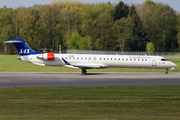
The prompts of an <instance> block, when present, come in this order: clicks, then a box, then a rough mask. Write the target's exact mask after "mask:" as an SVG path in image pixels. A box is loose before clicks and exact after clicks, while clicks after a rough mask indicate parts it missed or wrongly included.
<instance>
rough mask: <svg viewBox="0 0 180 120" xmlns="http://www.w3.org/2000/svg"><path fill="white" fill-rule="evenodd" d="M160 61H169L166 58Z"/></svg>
mask: <svg viewBox="0 0 180 120" xmlns="http://www.w3.org/2000/svg"><path fill="white" fill-rule="evenodd" d="M161 61H169V60H168V59H161Z"/></svg>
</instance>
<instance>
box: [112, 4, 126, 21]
mask: <svg viewBox="0 0 180 120" xmlns="http://www.w3.org/2000/svg"><path fill="white" fill-rule="evenodd" d="M115 9H116V12H115V20H119V19H121V18H123V17H127V16H128V14H129V7H128V5H127V4H125V3H124V2H122V1H120V2H119V4H117V5H116V6H115Z"/></svg>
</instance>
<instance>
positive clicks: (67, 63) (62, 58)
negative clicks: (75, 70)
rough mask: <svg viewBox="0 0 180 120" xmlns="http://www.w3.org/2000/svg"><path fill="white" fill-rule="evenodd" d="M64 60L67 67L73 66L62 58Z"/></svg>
mask: <svg viewBox="0 0 180 120" xmlns="http://www.w3.org/2000/svg"><path fill="white" fill-rule="evenodd" d="M62 60H63V61H64V63H65V64H66V65H71V64H70V63H68V62H67V61H66V60H65V59H63V58H62Z"/></svg>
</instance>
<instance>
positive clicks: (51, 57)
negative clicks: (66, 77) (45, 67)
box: [37, 53, 54, 60]
mask: <svg viewBox="0 0 180 120" xmlns="http://www.w3.org/2000/svg"><path fill="white" fill-rule="evenodd" d="M37 58H39V59H44V60H54V53H44V54H42V55H38V56H37Z"/></svg>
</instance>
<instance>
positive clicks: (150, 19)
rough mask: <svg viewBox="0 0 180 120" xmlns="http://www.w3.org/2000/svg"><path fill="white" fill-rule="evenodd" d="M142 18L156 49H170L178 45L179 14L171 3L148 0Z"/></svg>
mask: <svg viewBox="0 0 180 120" xmlns="http://www.w3.org/2000/svg"><path fill="white" fill-rule="evenodd" d="M142 20H143V24H144V27H145V29H146V30H147V33H148V36H149V38H150V39H151V42H152V43H153V44H154V47H155V50H156V51H170V49H171V48H174V47H176V46H177V38H176V37H175V36H176V35H177V29H176V26H177V16H176V12H175V11H174V10H173V9H172V8H171V7H169V5H166V4H163V3H155V2H153V1H151V0H146V1H145V3H144V6H143V8H142Z"/></svg>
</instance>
